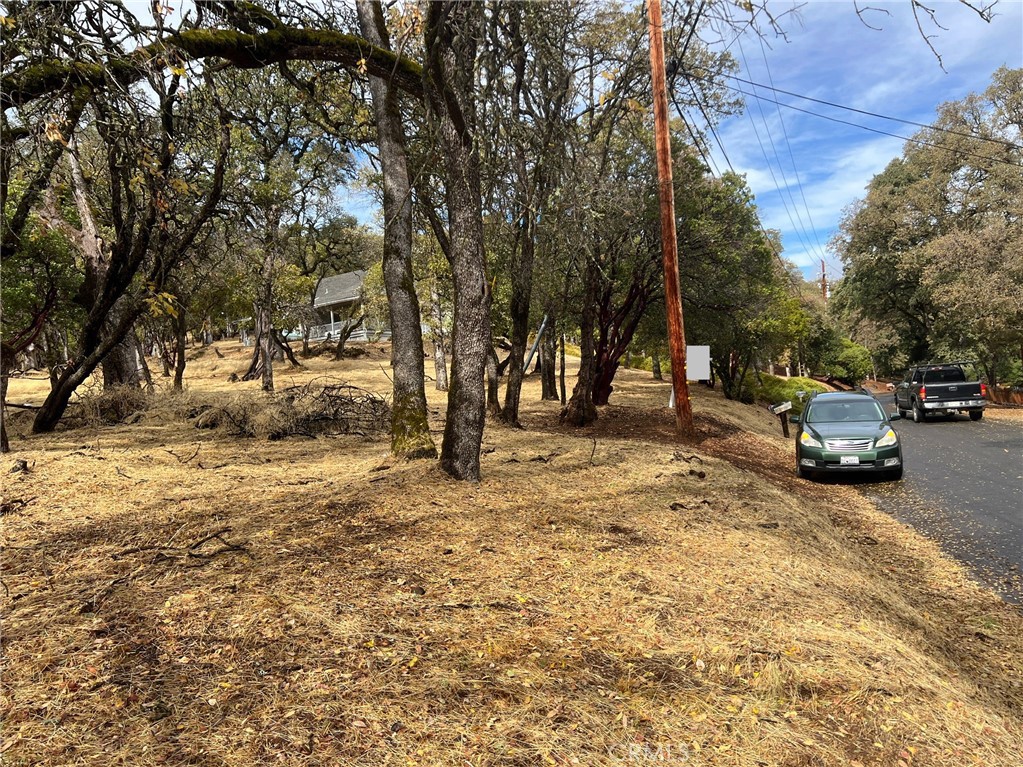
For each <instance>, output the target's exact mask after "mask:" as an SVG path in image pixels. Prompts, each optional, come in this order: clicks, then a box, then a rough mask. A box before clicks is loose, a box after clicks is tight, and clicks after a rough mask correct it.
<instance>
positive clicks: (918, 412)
mask: <svg viewBox="0 0 1023 767" xmlns="http://www.w3.org/2000/svg"><path fill="white" fill-rule="evenodd" d="M925 420H927V416H925V415H924V409H923V408H922V407H920V403H919V402H914V403H913V423H923V422H924V421H925Z"/></svg>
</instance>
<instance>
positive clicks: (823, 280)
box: [821, 258, 828, 304]
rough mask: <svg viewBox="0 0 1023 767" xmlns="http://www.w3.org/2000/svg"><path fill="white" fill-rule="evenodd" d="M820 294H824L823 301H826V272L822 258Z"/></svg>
mask: <svg viewBox="0 0 1023 767" xmlns="http://www.w3.org/2000/svg"><path fill="white" fill-rule="evenodd" d="M821 295H822V296H824V303H825V304H827V303H828V273H827V272H826V271H824V259H823V258H822V259H821Z"/></svg>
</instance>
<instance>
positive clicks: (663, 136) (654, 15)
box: [647, 0, 696, 437]
mask: <svg viewBox="0 0 1023 767" xmlns="http://www.w3.org/2000/svg"><path fill="white" fill-rule="evenodd" d="M647 16H648V17H649V20H650V74H651V80H652V84H653V91H654V140H655V143H656V145H657V179H658V181H659V182H660V184H659V185H660V203H661V254H662V257H663V261H664V307H665V313H666V314H667V315H668V346H669V348H670V350H671V382H672V385H673V386H674V390H675V428H676V429H677V430H678V432H679V434H680V435H682V436H683V437H694V436H695V435H696V428H695V427H694V426H693V407H692V404H691V403H690V402H689V384H688V383H686V332H685V324H684V322H683V320H682V293H681V291H680V290H679V284H678V238H677V236H676V234H675V190H674V186H673V184H672V171H671V135H670V133H669V131H668V87H667V83H666V82H665V80H666V78H665V74H664V30H663V26H664V22H663V21H662V17H661V0H647Z"/></svg>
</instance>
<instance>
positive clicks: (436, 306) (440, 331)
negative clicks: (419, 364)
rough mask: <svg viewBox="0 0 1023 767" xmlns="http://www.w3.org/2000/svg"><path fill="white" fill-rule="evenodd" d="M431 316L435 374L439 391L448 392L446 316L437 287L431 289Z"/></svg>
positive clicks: (433, 286)
mask: <svg viewBox="0 0 1023 767" xmlns="http://www.w3.org/2000/svg"><path fill="white" fill-rule="evenodd" d="M430 315H431V317H432V318H433V372H434V376H435V378H436V381H437V391H447V390H448V362H447V358H446V357H445V355H446V354H447V350H446V349H445V348H444V316H443V314H442V313H441V310H440V296H439V295H437V286H436V285H432V286H431V287H430Z"/></svg>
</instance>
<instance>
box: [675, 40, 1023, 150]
mask: <svg viewBox="0 0 1023 767" xmlns="http://www.w3.org/2000/svg"><path fill="white" fill-rule="evenodd" d="M761 44H763V40H761ZM705 71H707V72H708V73H709V74H711V75H718V76H721V77H726V78H728V79H729V80H737V81H739V82H740V83H745V84H746V85H752V86H754V87H755V88H763V89H764V90H769V91H773V92H775V93H781V94H784V95H786V96H792V97H793V98H797V99H803V100H804V101H812V102H813V103H815V104H822V105H824V106H829V107H834V108H836V109H844V110H846V111H848V112H855V113H856V114H861V115H864V116H866V117H877V118H879V119H881V120H888V121H890V122H897V123H902V124H903V125H912V126H914V127H916V128H924V129H926V130H931V131H937V132H940V133H948V134H949V135H952V136H959V137H960V138H969V139H974V140H975V141H989V142H991V143H992V144H1001V145H1002V146H1005V147H1007V148H1009V149H1023V146H1021V145H1019V144H1014V143H1013V142H1011V141H1006V140H1005V139H1000V138H988V137H986V136H976V135H974V134H972V133H963V132H962V131H956V130H952V129H951V128H942V127H939V126H937V125H926V124H924V123H918V122H914V121H913V120H906V119H904V118H902V117H892V116H891V115H884V114H880V113H878V112H870V111H867V110H865V109H857V108H856V107H850V106H846V105H844V104H837V103H835V102H834V101H826V100H824V99H816V98H813V97H812V96H804V95H802V94H800V93H793V92H792V91H787V90H784V89H782V88H775V87H774V81H773V78H772V81H771V82H772V84H771V85H764V84H762V83H757V82H753V81H752V80H747V79H745V78H743V77H739V76H737V75H730V74H728V73H727V72H723V71H721V72H710V71H709V70H705ZM686 74H688V75H689V76H691V77H693V78H695V79H697V80H707V79H708V78H703V77H700V76H699V75H697V74H695V73H694V72H690V71H687V72H686ZM768 76H769V77H770V73H768ZM728 87H731V86H728ZM740 92H741V91H740ZM783 106H786V105H784V104H783ZM809 114H814V113H813V112H810V113H809ZM889 135H890V134H889Z"/></svg>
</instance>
